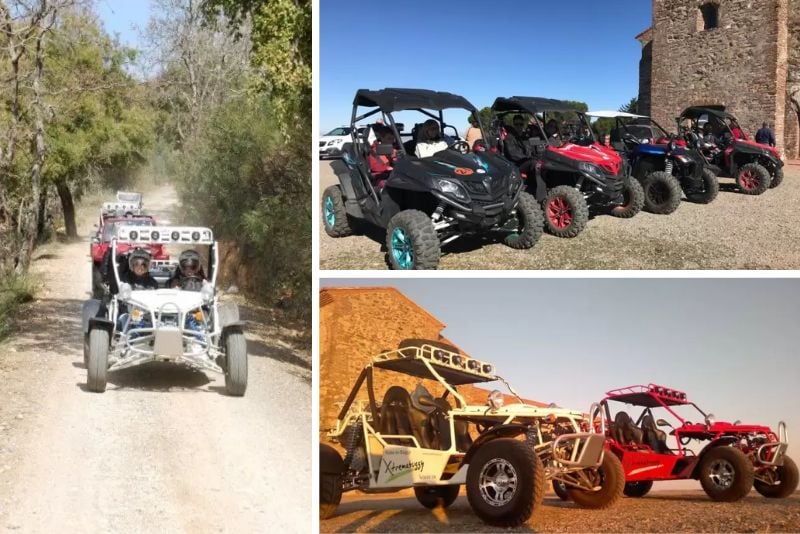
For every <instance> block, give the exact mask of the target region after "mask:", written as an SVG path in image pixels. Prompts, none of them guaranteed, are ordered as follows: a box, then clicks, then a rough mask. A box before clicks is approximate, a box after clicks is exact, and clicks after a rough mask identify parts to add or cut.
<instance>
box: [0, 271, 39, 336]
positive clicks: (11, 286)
mask: <svg viewBox="0 0 800 534" xmlns="http://www.w3.org/2000/svg"><path fill="white" fill-rule="evenodd" d="M38 285H39V284H38V282H37V281H36V280H35V279H34V277H32V276H30V275H15V274H12V275H9V276H7V277H5V278H2V279H0V339H3V338H5V337H6V336H7V335H8V333H9V331H10V328H11V326H10V324H9V323H10V319H11V318H13V316H14V314H16V313H17V311H19V308H20V306H22V304H25V303H26V302H30V301H32V300H33V298H34V296H35V295H36V287H37V286H38Z"/></svg>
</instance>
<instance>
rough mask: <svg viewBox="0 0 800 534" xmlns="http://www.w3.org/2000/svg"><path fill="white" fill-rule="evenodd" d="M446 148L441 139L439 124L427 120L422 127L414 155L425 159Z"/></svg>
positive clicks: (445, 143) (444, 142)
mask: <svg viewBox="0 0 800 534" xmlns="http://www.w3.org/2000/svg"><path fill="white" fill-rule="evenodd" d="M446 148H447V142H446V141H444V140H443V139H442V134H441V131H440V130H439V123H438V122H436V121H435V120H433V119H428V120H426V121H425V123H424V124H423V125H422V131H421V132H420V136H419V140H418V141H417V146H416V148H415V149H414V154H415V155H416V156H417V157H418V158H427V157H430V156H433V155H434V154H436V153H437V152H441V151H442V150H445V149H446Z"/></svg>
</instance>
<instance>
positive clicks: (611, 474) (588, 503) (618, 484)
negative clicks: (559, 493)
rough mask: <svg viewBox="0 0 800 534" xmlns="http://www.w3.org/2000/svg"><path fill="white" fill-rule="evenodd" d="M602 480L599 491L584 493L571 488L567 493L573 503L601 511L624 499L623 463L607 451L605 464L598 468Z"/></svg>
mask: <svg viewBox="0 0 800 534" xmlns="http://www.w3.org/2000/svg"><path fill="white" fill-rule="evenodd" d="M597 469H598V470H599V472H600V477H601V479H602V482H601V488H600V489H599V490H598V491H584V490H581V489H578V488H569V489H567V493H568V494H569V498H570V499H572V501H573V502H574V503H575V504H577V505H578V506H580V507H581V508H591V509H595V510H598V509H601V508H608V507H610V506H612V505H613V504H614V503H615V502H617V501H618V500H619V499H620V497H622V492H623V490H624V489H625V471H624V470H623V469H622V462H620V461H619V458H617V457H616V456H615V455H614V454H612V453H610V452H608V451H606V453H605V454H604V455H603V463H601V464H600V467H598V468H597Z"/></svg>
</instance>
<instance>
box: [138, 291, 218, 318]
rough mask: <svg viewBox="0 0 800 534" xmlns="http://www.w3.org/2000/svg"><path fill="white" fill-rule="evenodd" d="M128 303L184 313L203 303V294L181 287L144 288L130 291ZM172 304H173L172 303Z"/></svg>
mask: <svg viewBox="0 0 800 534" xmlns="http://www.w3.org/2000/svg"><path fill="white" fill-rule="evenodd" d="M128 302H129V303H131V304H133V305H134V306H137V307H139V308H143V309H145V310H152V311H157V310H159V309H160V310H161V311H163V312H164V313H176V312H181V313H186V312H189V311H192V310H194V309H197V308H199V307H200V306H202V305H203V296H202V295H201V294H200V292H199V291H184V290H181V289H155V290H152V289H149V290H148V289H144V290H135V291H131V298H130V299H129V300H128ZM173 304H174V305H173Z"/></svg>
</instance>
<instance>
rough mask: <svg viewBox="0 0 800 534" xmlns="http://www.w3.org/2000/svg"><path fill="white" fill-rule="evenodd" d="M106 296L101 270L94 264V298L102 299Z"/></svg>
mask: <svg viewBox="0 0 800 534" xmlns="http://www.w3.org/2000/svg"><path fill="white" fill-rule="evenodd" d="M104 294H105V289H104V288H103V275H102V274H101V273H100V268H99V267H98V266H97V265H95V264H94V263H92V298H93V299H102V298H103V295H104Z"/></svg>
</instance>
